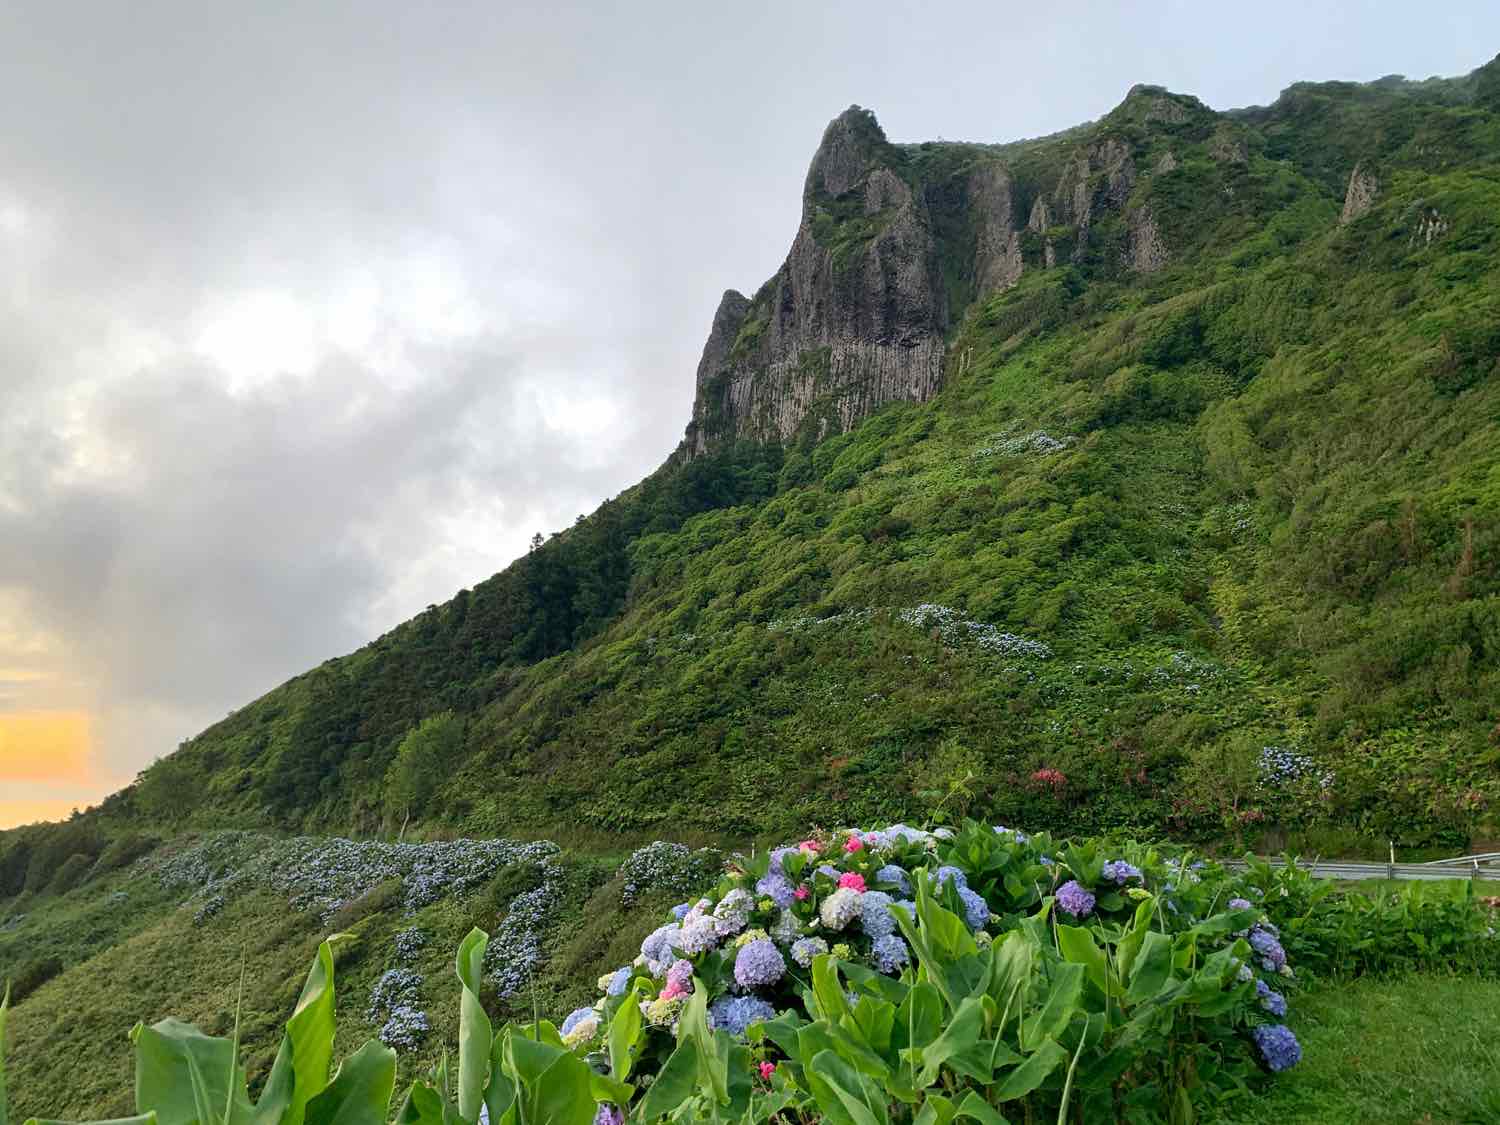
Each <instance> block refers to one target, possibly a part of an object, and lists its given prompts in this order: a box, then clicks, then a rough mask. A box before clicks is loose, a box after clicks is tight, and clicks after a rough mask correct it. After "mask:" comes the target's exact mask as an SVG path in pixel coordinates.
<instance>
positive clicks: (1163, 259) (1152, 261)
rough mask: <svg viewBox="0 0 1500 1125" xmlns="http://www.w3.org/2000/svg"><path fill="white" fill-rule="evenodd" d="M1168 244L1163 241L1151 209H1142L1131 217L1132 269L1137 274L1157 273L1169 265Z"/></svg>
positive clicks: (1137, 210)
mask: <svg viewBox="0 0 1500 1125" xmlns="http://www.w3.org/2000/svg"><path fill="white" fill-rule="evenodd" d="M1168 258H1169V256H1168V254H1167V244H1166V243H1165V242H1163V241H1162V237H1161V231H1160V230H1159V229H1158V228H1157V225H1156V217H1155V216H1154V215H1152V214H1151V208H1150V207H1145V206H1143V207H1140V208H1138V209H1136V210H1135V211H1134V212H1133V213H1132V214H1131V216H1130V268H1131V269H1133V270H1135V272H1136V273H1155V272H1156V271H1157V270H1159V269H1161V268H1162V267H1163V266H1165V265H1166V264H1167V261H1168Z"/></svg>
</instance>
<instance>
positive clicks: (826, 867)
mask: <svg viewBox="0 0 1500 1125" xmlns="http://www.w3.org/2000/svg"><path fill="white" fill-rule="evenodd" d="M818 874H819V875H826V876H827V877H828V878H830V879H832V880H833V881H834V882H835V883H837V882H838V881H839V876H840V875H842V874H843V872H842V871H840V870H839V869H838V868H837V867H834V866H833V865H832V864H828V863H821V864H819V865H818Z"/></svg>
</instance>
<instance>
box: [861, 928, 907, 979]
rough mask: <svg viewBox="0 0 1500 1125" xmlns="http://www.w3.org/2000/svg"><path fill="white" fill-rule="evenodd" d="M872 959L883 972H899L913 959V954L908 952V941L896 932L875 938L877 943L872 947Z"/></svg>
mask: <svg viewBox="0 0 1500 1125" xmlns="http://www.w3.org/2000/svg"><path fill="white" fill-rule="evenodd" d="M870 959H871V960H872V961H874V962H875V967H876V968H877V969H879V970H880V971H881V972H882V973H897V972H900V971H901V966H902V965H905V964H906V963H907V962H908V961H910V960H911V954H910V953H908V952H907V949H906V942H904V941H902V940H901V939H900V938H898V937H897V936H896V935H895V934H886V935H885V936H883V937H878V938H876V939H875V944H874V945H872V946H871V947H870Z"/></svg>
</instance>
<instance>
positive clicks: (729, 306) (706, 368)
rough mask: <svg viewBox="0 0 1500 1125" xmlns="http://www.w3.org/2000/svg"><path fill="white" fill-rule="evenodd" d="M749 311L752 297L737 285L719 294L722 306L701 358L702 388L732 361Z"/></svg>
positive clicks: (699, 370) (699, 374)
mask: <svg viewBox="0 0 1500 1125" xmlns="http://www.w3.org/2000/svg"><path fill="white" fill-rule="evenodd" d="M749 311H750V298H749V297H747V296H745V295H744V294H743V293H740V292H738V291H736V290H734V289H726V290H724V296H722V297H720V298H719V307H718V309H717V310H716V311H715V312H714V321H713V326H712V327H711V328H710V329H709V331H708V340H707V341H706V342H705V343H704V345H703V356H702V358H701V359H699V360H698V376H697V380H696V384H697V387H698V390H699V392H701V391H702V390H703V387H704V384H706V383H707V382H708V381H709V380H710V379H711V378H713V376H714V373H715V372H717V371H718V370H719V369H720V368H721V367H723V366H724V365H725V364H726V363H727V362H728V360H729V353H730V352H731V351H732V350H733V348H734V341H735V338H736V337H737V336H738V335H739V331H740V328H741V327H742V326H743V325H744V323H745V316H746V314H747V313H749Z"/></svg>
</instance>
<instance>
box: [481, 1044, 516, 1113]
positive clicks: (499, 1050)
mask: <svg viewBox="0 0 1500 1125" xmlns="http://www.w3.org/2000/svg"><path fill="white" fill-rule="evenodd" d="M511 1034H512V1031H511V1030H510V1029H509V1028H506V1029H505V1030H503V1031H501V1032H500V1033H499V1034H497V1035H496V1036H495V1039H494V1043H493V1044H492V1045H491V1046H490V1082H489V1085H488V1086H486V1087H485V1089H484V1104H485V1107H486V1108H487V1109H488V1110H489V1111H490V1125H508V1119H510V1118H514V1116H515V1106H516V1098H517V1096H518V1091H517V1089H516V1082H515V1077H514V1076H513V1075H510V1074H507V1073H506V1070H505V1060H506V1059H507V1058H508V1057H509V1056H508V1054H507V1046H508V1043H509V1040H510V1036H511Z"/></svg>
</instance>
